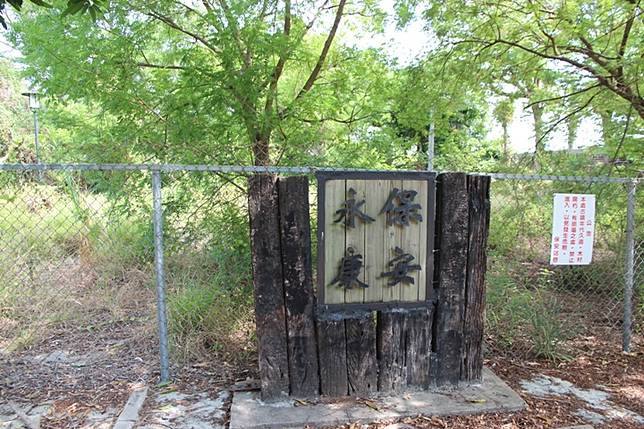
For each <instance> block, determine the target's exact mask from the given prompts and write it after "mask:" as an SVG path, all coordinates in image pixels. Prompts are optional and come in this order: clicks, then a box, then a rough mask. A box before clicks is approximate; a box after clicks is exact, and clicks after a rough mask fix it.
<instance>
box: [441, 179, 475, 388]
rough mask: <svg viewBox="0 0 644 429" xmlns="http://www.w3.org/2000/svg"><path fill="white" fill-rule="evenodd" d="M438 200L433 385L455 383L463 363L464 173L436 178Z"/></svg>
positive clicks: (466, 205) (464, 273)
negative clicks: (437, 179)
mask: <svg viewBox="0 0 644 429" xmlns="http://www.w3.org/2000/svg"><path fill="white" fill-rule="evenodd" d="M438 198H439V199H440V202H439V204H438V205H439V207H440V208H439V210H440V213H439V216H438V217H439V219H440V224H439V225H437V228H438V231H439V234H440V237H439V243H440V244H439V245H440V253H439V261H438V270H439V273H438V279H439V283H438V291H437V292H438V301H437V304H436V312H437V314H436V325H437V326H436V353H437V365H438V368H437V369H436V374H437V380H436V382H437V384H439V385H444V384H457V383H458V380H459V379H460V370H461V360H462V334H463V310H464V301H465V296H464V294H465V280H466V267H467V244H468V233H467V228H468V220H469V219H468V211H469V210H468V199H467V180H466V176H465V174H462V173H444V174H441V175H439V181H438Z"/></svg>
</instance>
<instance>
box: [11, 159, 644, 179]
mask: <svg viewBox="0 0 644 429" xmlns="http://www.w3.org/2000/svg"><path fill="white" fill-rule="evenodd" d="M339 170H341V171H374V172H388V171H389V172H391V171H397V172H406V171H416V170H393V169H392V170H377V169H367V168H341V167H314V166H306V167H305V166H299V167H286V166H254V165H252V166H244V165H187V164H89V163H78V164H2V163H0V171H160V172H175V171H202V172H212V173H276V174H277V173H282V174H312V173H316V172H319V171H339ZM470 174H477V175H482V176H489V177H491V178H492V179H495V180H549V181H559V182H584V183H635V184H638V183H640V182H642V181H643V179H642V178H629V177H606V176H596V177H591V176H557V175H540V174H512V173H485V172H472V173H470Z"/></svg>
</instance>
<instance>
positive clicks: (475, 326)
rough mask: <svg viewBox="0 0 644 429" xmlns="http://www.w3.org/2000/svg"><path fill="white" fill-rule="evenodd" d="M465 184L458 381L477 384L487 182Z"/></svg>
mask: <svg viewBox="0 0 644 429" xmlns="http://www.w3.org/2000/svg"><path fill="white" fill-rule="evenodd" d="M467 184H468V186H467V188H468V196H469V237H468V242H469V244H468V255H467V282H466V292H465V298H466V299H465V317H464V320H463V365H462V368H461V380H464V381H480V380H481V371H482V369H483V325H484V321H485V320H484V319H485V269H486V265H487V254H486V246H487V237H488V227H489V222H490V178H489V177H485V176H468V178H467Z"/></svg>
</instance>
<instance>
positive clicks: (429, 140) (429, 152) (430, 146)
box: [427, 118, 434, 171]
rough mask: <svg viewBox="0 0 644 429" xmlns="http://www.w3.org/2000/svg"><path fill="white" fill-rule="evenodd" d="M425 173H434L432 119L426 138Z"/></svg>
mask: <svg viewBox="0 0 644 429" xmlns="http://www.w3.org/2000/svg"><path fill="white" fill-rule="evenodd" d="M427 171H434V119H433V118H432V121H431V122H430V123H429V135H428V136H427Z"/></svg>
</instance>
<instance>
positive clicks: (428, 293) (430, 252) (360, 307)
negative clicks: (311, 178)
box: [315, 170, 436, 317]
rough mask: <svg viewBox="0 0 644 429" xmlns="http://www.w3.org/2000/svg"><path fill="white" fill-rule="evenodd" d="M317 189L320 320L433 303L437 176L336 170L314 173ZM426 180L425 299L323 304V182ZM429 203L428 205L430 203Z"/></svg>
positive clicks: (414, 172) (399, 172) (424, 172)
mask: <svg viewBox="0 0 644 429" xmlns="http://www.w3.org/2000/svg"><path fill="white" fill-rule="evenodd" d="M315 177H316V179H317V186H318V216H317V217H318V219H317V237H318V245H317V248H318V263H317V267H318V269H317V286H318V287H317V289H318V290H317V292H318V299H317V302H316V310H317V313H318V314H319V315H320V316H321V317H323V315H324V314H325V313H331V312H333V313H337V312H339V313H345V314H347V315H350V314H351V313H352V312H356V311H358V312H359V311H371V310H386V309H398V308H400V309H402V308H405V309H412V308H423V307H428V306H429V305H432V304H433V303H434V301H435V296H434V288H433V279H434V231H435V225H436V173H432V172H429V171H392V172H386V171H383V172H381V171H335V170H321V171H318V172H316V174H315ZM347 179H356V180H360V179H363V180H369V179H371V180H377V179H382V180H427V184H428V186H427V203H426V204H427V205H426V207H427V213H428V217H429V209H430V208H431V207H433V209H434V213H433V215H432V216H431V219H427V257H426V261H425V267H426V271H427V272H426V275H425V283H426V284H425V300H424V301H387V302H363V303H348V304H347V303H343V304H325V302H324V289H325V287H324V284H325V278H324V271H325V270H324V265H325V256H324V240H325V238H324V223H325V216H326V213H325V212H324V197H325V194H326V191H325V188H326V182H327V181H328V180H347ZM430 202H431V203H430Z"/></svg>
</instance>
